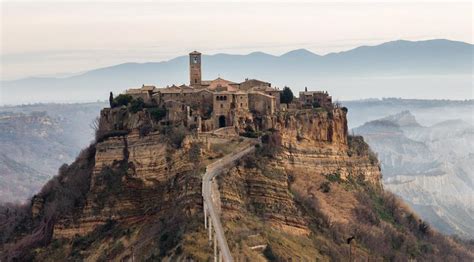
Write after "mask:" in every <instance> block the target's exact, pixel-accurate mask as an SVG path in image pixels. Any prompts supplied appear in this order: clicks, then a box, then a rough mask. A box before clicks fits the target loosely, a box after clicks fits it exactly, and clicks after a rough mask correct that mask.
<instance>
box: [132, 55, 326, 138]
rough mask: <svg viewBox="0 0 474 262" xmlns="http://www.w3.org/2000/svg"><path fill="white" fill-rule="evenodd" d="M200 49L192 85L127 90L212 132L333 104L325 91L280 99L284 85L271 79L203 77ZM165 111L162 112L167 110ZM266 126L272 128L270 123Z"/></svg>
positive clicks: (193, 60)
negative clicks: (295, 98) (232, 79)
mask: <svg viewBox="0 0 474 262" xmlns="http://www.w3.org/2000/svg"><path fill="white" fill-rule="evenodd" d="M201 63H202V58H201V53H199V52H197V51H194V52H192V53H190V54H189V77H190V78H189V85H184V84H183V85H180V86H176V85H172V86H167V87H164V88H157V87H155V86H151V85H143V86H142V87H141V88H133V89H129V90H127V91H126V94H127V95H130V96H131V97H133V98H134V99H139V100H140V101H143V103H144V105H146V106H148V107H157V108H161V109H163V110H165V111H166V120H167V121H170V122H172V123H182V124H184V125H185V126H186V127H188V128H190V129H195V130H196V131H197V132H209V131H213V130H216V129H218V128H223V127H234V128H235V129H236V130H244V129H245V128H246V127H248V126H255V124H257V122H258V124H257V125H256V126H257V128H262V123H261V121H262V119H264V118H265V117H267V116H272V115H274V114H275V112H277V111H288V110H298V109H305V108H306V109H307V108H313V107H315V108H325V109H328V110H331V109H332V108H333V107H334V104H333V103H332V98H331V96H329V95H328V93H327V92H323V91H308V90H307V88H306V90H305V91H304V92H300V93H299V99H298V100H293V99H292V98H290V99H289V101H285V103H281V99H280V96H281V94H282V91H283V90H282V89H280V88H278V87H272V85H271V83H269V82H265V81H261V80H257V79H248V78H247V79H245V81H243V82H240V83H237V82H233V81H229V80H226V79H222V78H220V77H218V78H216V79H214V80H202V68H201ZM288 102H291V103H288ZM165 111H163V112H165ZM266 127H267V128H272V127H273V126H272V125H271V123H267V126H266Z"/></svg>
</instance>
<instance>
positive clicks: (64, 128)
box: [0, 103, 105, 202]
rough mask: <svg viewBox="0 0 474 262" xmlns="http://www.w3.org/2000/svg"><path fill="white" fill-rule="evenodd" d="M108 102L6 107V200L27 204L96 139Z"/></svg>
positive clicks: (1, 138)
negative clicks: (95, 126) (96, 123)
mask: <svg viewBox="0 0 474 262" xmlns="http://www.w3.org/2000/svg"><path fill="white" fill-rule="evenodd" d="M104 106H105V104H104V103H88V104H69V105H65V104H36V105H25V106H16V107H0V148H1V152H0V202H20V201H21V202H23V201H25V200H27V198H29V197H30V196H32V194H33V193H34V192H37V191H38V190H39V189H40V188H41V186H42V185H43V184H44V183H45V182H46V181H48V180H49V179H50V178H51V177H52V176H54V175H56V174H57V172H58V168H59V167H60V166H61V165H62V164H64V163H70V162H71V161H72V160H74V157H75V156H76V155H77V154H78V153H79V151H80V150H81V149H82V148H83V147H84V146H86V145H87V144H88V143H90V141H91V140H92V139H93V131H92V128H91V126H90V124H91V123H92V121H93V120H94V119H95V118H96V117H97V116H98V115H99V112H100V109H101V108H102V107H104Z"/></svg>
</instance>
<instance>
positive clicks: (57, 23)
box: [1, 0, 473, 80]
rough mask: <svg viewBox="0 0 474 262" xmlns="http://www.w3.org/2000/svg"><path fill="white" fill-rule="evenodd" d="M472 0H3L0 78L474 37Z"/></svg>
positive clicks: (333, 50) (468, 40) (319, 52)
mask: <svg viewBox="0 0 474 262" xmlns="http://www.w3.org/2000/svg"><path fill="white" fill-rule="evenodd" d="M472 12H473V6H472V3H471V2H470V1H464V2H458V3H453V2H432V1H418V2H417V1H399V2H387V1H385V2H383V1H382V2H381V1H344V2H339V3H331V2H313V3H308V2H298V1H279V2H272V1H247V2H237V1H233V2H230V1H225V3H224V1H206V2H200V1H95V2H92V1H68V0H66V1H61V2H59V1H2V2H1V14H2V15H1V65H2V68H1V69H2V72H1V73H2V79H3V80H6V79H17V78H23V77H27V76H41V75H53V74H64V73H77V72H81V71H85V70H89V69H93V68H97V67H103V66H109V65H114V64H118V63H124V62H149V61H161V60H167V59H170V58H173V57H176V56H179V55H185V54H187V53H188V52H189V51H191V50H194V49H197V50H199V51H201V52H204V53H208V54H214V53H221V52H225V53H237V54H245V53H249V52H254V51H263V52H267V53H271V54H277V55H279V54H282V53H285V52H287V51H290V50H293V49H298V48H306V49H308V50H310V51H313V52H315V53H318V54H326V53H328V52H337V51H341V50H347V49H350V48H354V47H356V46H360V45H375V44H379V43H382V42H386V41H392V40H397V39H407V40H424V39H433V38H446V39H451V40H459V41H464V42H469V43H472V41H473V39H472V37H473V36H472V35H473V31H472V30H473V29H472Z"/></svg>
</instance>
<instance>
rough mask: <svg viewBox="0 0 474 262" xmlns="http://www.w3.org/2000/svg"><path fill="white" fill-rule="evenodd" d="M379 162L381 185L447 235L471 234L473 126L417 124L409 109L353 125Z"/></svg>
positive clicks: (473, 223)
mask: <svg viewBox="0 0 474 262" xmlns="http://www.w3.org/2000/svg"><path fill="white" fill-rule="evenodd" d="M354 132H355V133H356V134H360V135H363V136H364V138H365V139H366V141H367V142H368V143H369V145H370V146H371V148H372V149H373V150H374V151H375V152H377V153H378V156H379V159H380V161H381V162H382V171H383V174H384V185H385V188H387V189H389V190H390V191H392V192H394V193H396V194H398V195H400V196H401V197H402V198H403V199H404V200H405V201H407V202H408V203H409V204H410V205H411V206H412V207H413V208H414V209H415V211H416V212H417V213H418V214H420V215H421V217H422V218H423V219H426V220H427V221H428V222H430V223H431V224H432V225H433V226H435V227H436V228H438V229H439V230H441V231H442V232H444V233H447V234H458V235H460V236H463V237H466V238H473V237H474V220H473V218H472V214H474V209H473V206H472V196H473V195H474V185H473V183H472V181H473V180H474V162H473V161H472V156H473V155H474V150H473V148H474V142H473V141H474V125H472V124H470V123H467V122H465V121H463V120H459V119H457V120H446V121H443V122H440V123H438V124H435V125H431V126H421V125H420V124H418V123H417V121H416V119H415V116H414V115H413V114H411V113H410V112H409V111H403V112H401V113H398V114H395V115H391V116H388V117H385V118H382V119H380V120H374V121H371V122H367V123H365V124H364V125H362V126H360V127H358V128H355V129H354Z"/></svg>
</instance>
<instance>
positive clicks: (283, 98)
mask: <svg viewBox="0 0 474 262" xmlns="http://www.w3.org/2000/svg"><path fill="white" fill-rule="evenodd" d="M293 99H294V95H293V91H291V89H290V88H289V87H287V86H285V87H284V88H283V91H282V92H281V93H280V102H281V103H284V104H289V103H291V102H292V101H293Z"/></svg>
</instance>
